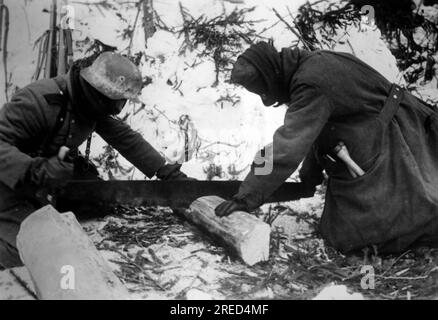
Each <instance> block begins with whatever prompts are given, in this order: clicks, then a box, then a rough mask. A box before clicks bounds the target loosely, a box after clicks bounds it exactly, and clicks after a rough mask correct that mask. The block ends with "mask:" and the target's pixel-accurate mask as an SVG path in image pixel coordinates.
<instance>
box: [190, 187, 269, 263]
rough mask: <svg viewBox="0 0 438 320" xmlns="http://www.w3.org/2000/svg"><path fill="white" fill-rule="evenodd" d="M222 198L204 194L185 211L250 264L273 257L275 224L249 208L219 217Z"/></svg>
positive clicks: (195, 222) (196, 223) (200, 225)
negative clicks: (271, 252)
mask: <svg viewBox="0 0 438 320" xmlns="http://www.w3.org/2000/svg"><path fill="white" fill-rule="evenodd" d="M223 201H224V200H223V199H222V198H219V197H216V196H211V197H203V198H200V199H198V200H196V201H194V202H193V203H192V205H191V206H190V208H189V209H188V210H185V211H182V212H181V213H182V214H183V215H184V217H185V218H186V219H187V220H189V221H190V222H191V223H193V224H194V225H196V226H197V227H199V228H200V229H202V230H203V231H205V232H207V233H208V234H209V235H211V236H213V238H215V239H217V240H218V241H219V242H221V243H222V244H224V245H225V246H226V247H227V248H229V249H230V250H231V251H232V252H233V253H234V254H236V255H237V256H238V257H240V258H241V259H242V260H243V261H244V262H245V263H246V264H248V265H250V266H252V265H254V264H256V263H258V262H261V261H266V260H268V258H269V241H270V232H271V228H270V226H269V225H268V224H267V223H264V222H263V221H261V220H259V219H257V218H256V217H255V216H253V215H250V214H249V213H247V212H243V211H236V212H234V213H233V214H231V215H229V216H228V217H222V218H221V217H217V216H216V214H215V212H214V209H215V208H216V207H217V206H218V205H219V204H221V203H222V202H223Z"/></svg>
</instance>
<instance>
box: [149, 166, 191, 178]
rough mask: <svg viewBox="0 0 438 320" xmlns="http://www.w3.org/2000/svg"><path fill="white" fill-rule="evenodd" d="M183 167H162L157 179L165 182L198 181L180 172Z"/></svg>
mask: <svg viewBox="0 0 438 320" xmlns="http://www.w3.org/2000/svg"><path fill="white" fill-rule="evenodd" d="M180 169H181V165H180V164H166V165H165V166H163V167H161V169H159V170H158V171H157V178H158V179H160V180H164V181H169V180H191V181H194V180H196V179H193V178H189V177H187V175H186V174H185V173H183V172H181V171H180Z"/></svg>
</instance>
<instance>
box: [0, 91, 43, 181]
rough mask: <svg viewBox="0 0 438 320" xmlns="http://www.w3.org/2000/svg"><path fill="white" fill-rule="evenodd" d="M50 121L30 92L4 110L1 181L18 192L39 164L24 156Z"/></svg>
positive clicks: (19, 95)
mask: <svg viewBox="0 0 438 320" xmlns="http://www.w3.org/2000/svg"><path fill="white" fill-rule="evenodd" d="M45 122H47V119H45V118H44V116H43V115H42V113H41V110H40V108H39V106H38V103H37V102H36V101H35V100H34V99H33V95H32V93H31V92H30V91H29V90H27V89H22V90H20V91H19V92H18V93H17V94H16V95H14V97H13V98H12V100H11V102H9V103H6V104H5V105H4V106H3V107H2V108H1V109H0V181H1V182H2V183H4V184H5V185H7V186H8V187H10V188H12V189H14V188H15V187H16V186H17V184H18V183H19V182H20V181H22V180H23V179H24V177H25V175H26V172H27V171H28V169H29V167H30V166H31V165H32V164H34V163H35V162H36V161H38V160H41V161H42V159H34V158H32V157H30V156H29V155H27V154H25V153H23V152H22V151H21V150H23V148H24V147H25V145H26V144H27V145H28V144H29V143H32V141H36V139H38V138H39V137H40V136H41V134H42V133H43V131H44V130H45V129H44V123H45Z"/></svg>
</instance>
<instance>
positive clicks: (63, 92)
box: [0, 52, 188, 269]
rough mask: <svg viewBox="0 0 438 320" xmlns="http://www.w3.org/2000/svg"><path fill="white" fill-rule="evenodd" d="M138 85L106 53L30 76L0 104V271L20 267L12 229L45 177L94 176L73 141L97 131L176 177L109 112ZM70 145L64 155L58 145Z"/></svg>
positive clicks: (130, 155) (132, 73)
mask: <svg viewBox="0 0 438 320" xmlns="http://www.w3.org/2000/svg"><path fill="white" fill-rule="evenodd" d="M142 87H143V81H142V76H141V73H140V71H139V70H138V68H137V67H136V66H135V65H134V64H133V63H132V62H131V61H129V60H128V59H127V58H125V57H123V56H121V55H119V54H116V53H110V52H105V53H102V54H101V55H99V56H98V57H97V59H96V60H95V61H94V62H93V64H92V65H91V66H88V67H86V68H81V67H79V64H75V65H74V66H73V67H72V68H71V70H70V71H69V73H68V74H66V75H62V76H58V77H56V78H53V79H44V80H39V81H37V82H34V83H32V84H30V85H28V86H26V87H25V88H23V89H21V90H19V91H18V92H17V93H16V94H15V95H14V97H13V98H12V100H11V101H10V102H9V103H6V104H5V105H4V106H3V108H1V109H0V269H1V268H2V267H3V268H10V267H14V266H18V265H21V261H20V259H19V256H18V252H17V249H16V235H17V233H18V230H19V227H20V224H21V222H22V221H23V220H24V219H25V218H26V217H27V216H28V215H29V214H31V213H32V212H34V211H35V210H37V209H38V208H40V207H41V206H42V205H43V203H42V202H41V201H40V200H39V199H38V197H37V196H36V195H37V194H38V190H40V189H41V188H42V187H44V186H45V185H47V182H48V181H49V180H50V179H66V180H69V179H89V178H94V179H97V170H96V169H95V168H94V170H91V171H88V172H85V171H84V170H83V167H84V166H83V165H84V164H87V165H88V161H87V160H84V158H83V157H81V156H80V154H79V152H78V151H77V149H78V147H79V146H80V145H81V144H82V143H83V142H84V141H85V140H86V139H87V137H89V136H90V134H91V133H93V132H96V133H97V134H99V135H100V136H101V137H102V138H103V139H104V140H105V141H106V142H107V143H108V144H110V145H111V146H112V147H114V148H115V149H116V150H118V151H119V152H120V153H121V154H122V155H123V156H124V157H125V158H126V159H127V160H128V161H130V162H131V163H132V164H133V165H134V166H135V167H137V168H138V169H139V170H141V171H142V172H143V173H144V174H145V175H146V176H147V177H149V178H152V177H154V176H156V177H157V178H159V179H162V180H177V179H178V180H181V179H188V177H187V176H186V175H185V174H184V173H182V172H181V171H180V165H178V164H176V165H170V164H166V161H165V159H164V158H163V157H162V156H161V155H160V154H159V153H158V152H157V151H156V150H155V149H154V148H153V147H152V146H151V145H150V144H149V143H148V142H147V141H145V140H144V139H143V137H142V136H141V135H140V134H139V133H137V132H135V131H134V130H132V129H131V128H130V127H129V126H128V125H127V124H125V123H124V122H123V121H122V120H120V119H118V118H116V117H115V116H116V115H117V114H119V113H120V112H121V111H122V109H123V107H124V106H125V104H126V102H127V100H129V99H131V100H138V95H139V94H140V92H141V89H142ZM63 149H64V150H66V149H68V150H70V152H69V153H68V157H67V158H64V157H63V156H62V157H61V156H60V150H63Z"/></svg>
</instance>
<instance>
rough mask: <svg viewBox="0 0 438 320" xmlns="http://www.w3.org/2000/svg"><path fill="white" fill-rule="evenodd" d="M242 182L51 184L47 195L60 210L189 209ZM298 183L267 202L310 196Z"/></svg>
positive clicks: (227, 193)
mask: <svg viewBox="0 0 438 320" xmlns="http://www.w3.org/2000/svg"><path fill="white" fill-rule="evenodd" d="M240 184H241V181H191V180H190V181H52V183H51V187H50V191H49V192H50V194H51V195H52V196H53V202H54V204H55V205H56V207H57V208H58V209H60V210H74V209H75V208H79V207H84V206H86V207H93V206H95V207H110V206H117V205H126V206H133V207H140V206H163V207H171V208H188V207H189V206H190V205H191V204H192V203H193V202H194V201H195V200H197V199H199V198H201V197H204V196H219V197H221V198H224V199H231V198H232V197H233V196H234V195H235V194H236V193H237V192H238V190H239V187H240ZM312 196H313V193H312V194H309V192H306V190H305V188H303V185H302V184H301V183H292V182H291V183H284V184H283V185H282V186H281V187H280V188H279V189H277V190H276V191H275V192H274V193H273V194H272V196H271V197H270V198H269V199H267V200H266V203H274V202H283V201H293V200H298V199H301V198H308V197H312Z"/></svg>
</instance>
